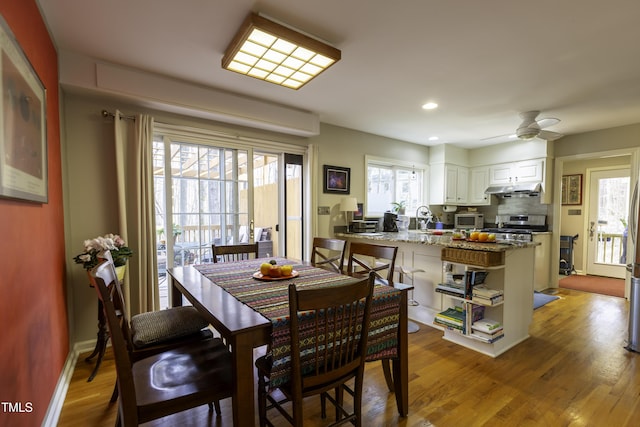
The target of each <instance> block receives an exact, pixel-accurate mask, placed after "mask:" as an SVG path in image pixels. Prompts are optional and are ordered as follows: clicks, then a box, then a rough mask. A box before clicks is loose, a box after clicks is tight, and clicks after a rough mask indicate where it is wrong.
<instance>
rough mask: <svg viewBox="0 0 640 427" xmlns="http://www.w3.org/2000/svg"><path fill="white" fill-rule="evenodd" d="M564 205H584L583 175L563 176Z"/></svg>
mask: <svg viewBox="0 0 640 427" xmlns="http://www.w3.org/2000/svg"><path fill="white" fill-rule="evenodd" d="M562 204H563V205H581V204H582V174H576V175H563V176H562Z"/></svg>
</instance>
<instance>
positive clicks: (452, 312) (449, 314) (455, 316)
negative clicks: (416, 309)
mask: <svg viewBox="0 0 640 427" xmlns="http://www.w3.org/2000/svg"><path fill="white" fill-rule="evenodd" d="M438 317H441V318H445V319H449V320H450V321H452V322H459V323H460V324H461V325H462V324H464V320H465V317H464V311H463V309H462V307H450V308H447V309H446V310H445V311H443V312H440V313H438V314H436V318H438Z"/></svg>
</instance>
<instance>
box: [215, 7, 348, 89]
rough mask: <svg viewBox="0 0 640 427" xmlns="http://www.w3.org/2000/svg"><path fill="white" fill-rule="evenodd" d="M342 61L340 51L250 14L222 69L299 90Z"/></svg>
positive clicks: (230, 45) (228, 52) (230, 46)
mask: <svg viewBox="0 0 640 427" xmlns="http://www.w3.org/2000/svg"><path fill="white" fill-rule="evenodd" d="M340 58H341V52H340V50H338V49H336V48H334V47H332V46H329V45H328V44H326V43H323V42H321V41H319V40H316V39H314V38H312V37H309V36H307V35H305V34H302V33H300V32H298V31H296V30H293V29H291V28H289V27H286V26H284V25H282V24H278V23H276V22H273V21H270V20H268V19H266V18H264V17H262V16H260V15H258V14H255V13H251V14H250V15H249V16H248V17H247V19H245V21H244V22H243V23H242V26H241V27H240V29H239V30H238V33H237V34H236V35H235V37H234V38H233V40H232V41H231V43H230V44H229V46H228V47H227V50H226V51H225V54H224V56H223V58H222V68H225V69H227V70H230V71H235V72H236V73H240V74H244V75H247V76H250V77H255V78H256V79H260V80H264V81H267V82H270V83H274V84H277V85H280V86H285V87H288V88H291V89H300V88H301V87H302V86H304V85H305V84H306V83H308V82H309V81H311V79H313V78H314V77H316V76H317V75H318V74H320V73H321V72H323V71H324V70H326V69H327V68H329V67H330V66H331V65H333V64H335V63H336V62H338V61H339V60H340Z"/></svg>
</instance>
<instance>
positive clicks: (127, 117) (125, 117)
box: [102, 110, 136, 122]
mask: <svg viewBox="0 0 640 427" xmlns="http://www.w3.org/2000/svg"><path fill="white" fill-rule="evenodd" d="M102 117H114V118H115V117H116V114H115V113H112V112H110V111H107V110H102ZM120 120H133V121H134V122H135V121H136V118H135V116H122V115H121V116H120Z"/></svg>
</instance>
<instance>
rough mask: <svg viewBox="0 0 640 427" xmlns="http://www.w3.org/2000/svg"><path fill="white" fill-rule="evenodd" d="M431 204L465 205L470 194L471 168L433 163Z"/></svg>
mask: <svg viewBox="0 0 640 427" xmlns="http://www.w3.org/2000/svg"><path fill="white" fill-rule="evenodd" d="M430 171H431V173H430V179H429V189H430V191H429V204H431V205H465V204H467V203H468V194H469V169H468V168H466V167H464V166H458V165H451V164H436V165H431V168H430Z"/></svg>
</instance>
